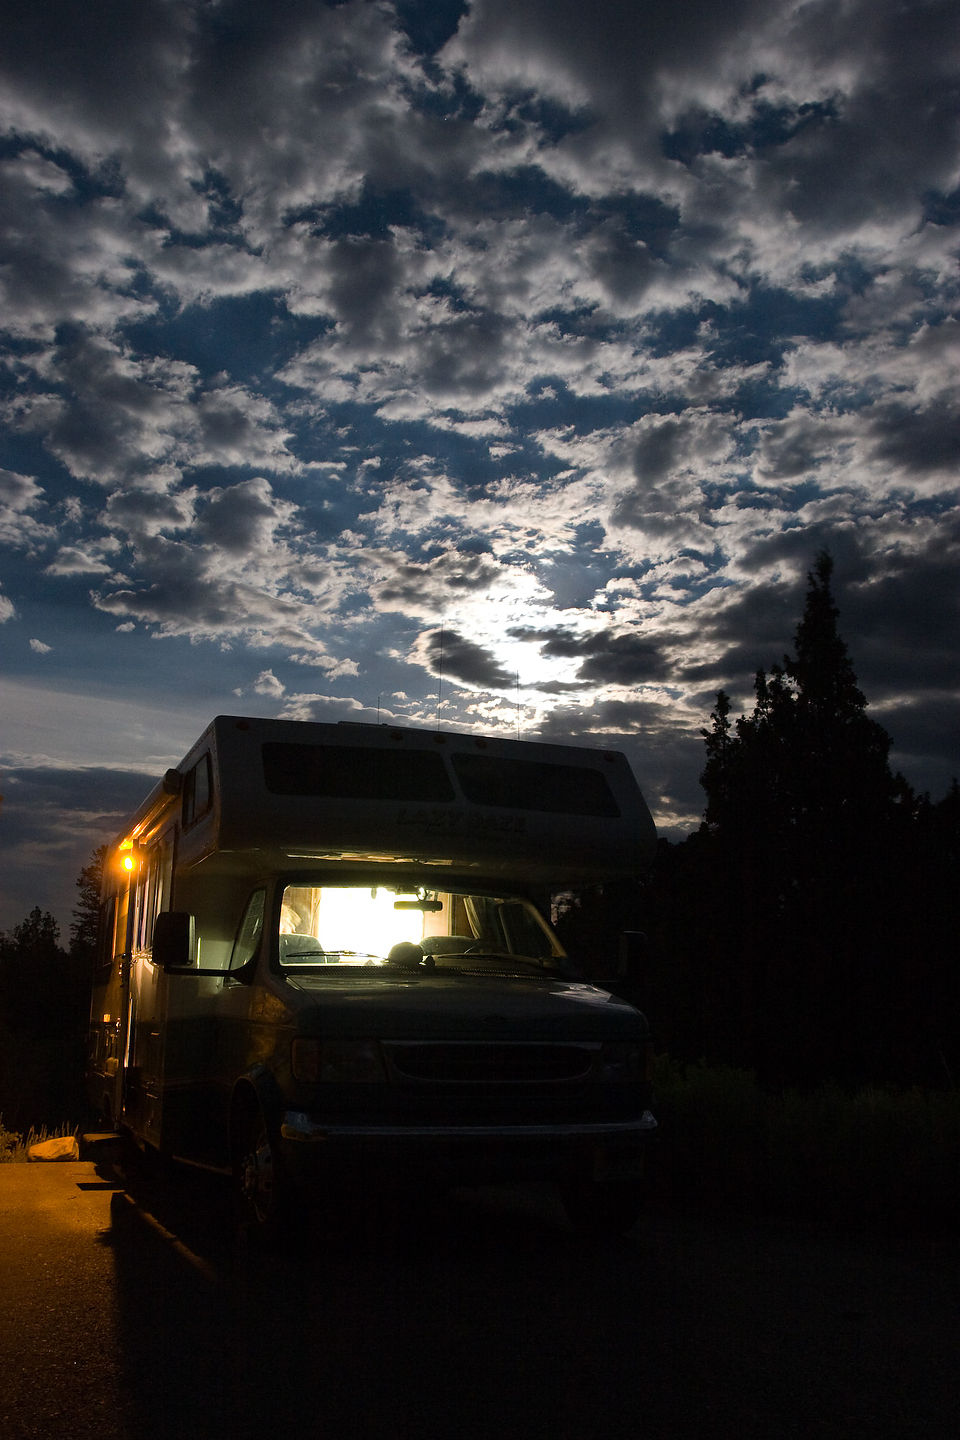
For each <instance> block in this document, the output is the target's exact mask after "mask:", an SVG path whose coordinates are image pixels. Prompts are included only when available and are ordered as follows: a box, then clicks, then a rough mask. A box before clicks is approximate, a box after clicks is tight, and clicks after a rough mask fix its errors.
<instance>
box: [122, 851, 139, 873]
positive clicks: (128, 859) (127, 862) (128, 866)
mask: <svg viewBox="0 0 960 1440" xmlns="http://www.w3.org/2000/svg"><path fill="white" fill-rule="evenodd" d="M120 863H121V864H122V865H123V868H124V870H132V869H133V867H134V864H135V863H136V862H135V861H134V858H133V856H132V855H124V857H123V859H122V861H121V862H120Z"/></svg>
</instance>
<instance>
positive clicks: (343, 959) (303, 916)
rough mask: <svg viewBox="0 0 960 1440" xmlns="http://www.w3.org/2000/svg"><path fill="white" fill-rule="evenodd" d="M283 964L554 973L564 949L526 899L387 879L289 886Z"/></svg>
mask: <svg viewBox="0 0 960 1440" xmlns="http://www.w3.org/2000/svg"><path fill="white" fill-rule="evenodd" d="M278 951H279V959H280V965H281V967H282V968H283V969H284V970H291V969H295V970H306V969H311V970H312V969H313V968H314V967H316V966H323V967H328V966H352V967H367V966H370V967H383V966H389V967H391V968H396V969H397V970H418V971H420V972H429V971H438V970H445V971H449V970H456V971H460V972H465V971H471V972H476V971H492V970H495V971H499V972H501V973H502V972H503V971H504V970H505V969H509V970H511V971H518V970H519V971H521V972H522V973H529V971H530V969H531V968H532V969H536V970H543V969H549V970H551V971H554V972H556V970H557V969H558V968H560V967H561V966H562V965H563V961H564V952H563V949H562V947H561V945H560V943H559V941H558V940H557V938H556V936H555V935H554V934H553V932H552V931H551V930H550V928H549V926H548V925H547V924H546V922H545V921H544V920H543V919H542V917H541V916H540V914H539V913H538V911H537V910H536V908H535V907H534V906H533V905H531V904H530V902H529V901H527V900H523V899H519V898H517V897H515V896H501V895H488V894H472V893H468V892H464V891H440V890H425V889H423V888H420V889H402V888H394V887H391V886H384V885H375V886H370V885H363V886H361V885H323V886H321V885H303V884H299V885H287V886H286V887H285V889H284V891H283V898H282V904H281V907H280V917H279V936H278Z"/></svg>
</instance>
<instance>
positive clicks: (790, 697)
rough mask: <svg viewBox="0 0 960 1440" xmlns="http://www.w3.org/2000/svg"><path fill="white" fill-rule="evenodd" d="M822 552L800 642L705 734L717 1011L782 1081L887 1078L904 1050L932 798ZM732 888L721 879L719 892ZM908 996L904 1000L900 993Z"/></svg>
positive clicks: (720, 710) (736, 1049)
mask: <svg viewBox="0 0 960 1440" xmlns="http://www.w3.org/2000/svg"><path fill="white" fill-rule="evenodd" d="M832 572H833V564H832V561H831V559H830V557H829V555H828V554H826V553H825V552H824V553H822V554H820V555H819V556H818V557H817V561H816V564H815V566H814V569H813V571H812V573H811V574H810V576H809V577H808V579H809V585H808V590H807V597H806V604H805V608H804V612H803V617H802V619H801V621H800V624H799V626H798V627H797V631H796V635H795V650H794V654H793V655H792V656H785V657H784V661H783V664H782V665H774V666H773V667H772V668H771V670H770V672H769V673H766V672H765V671H763V670H761V671H759V672H758V674H757V676H756V681H755V687H754V688H755V696H756V700H755V705H754V709H753V713H752V714H751V715H749V716H741V718H740V719H739V720H738V721H737V722H736V724H735V725H732V724H731V722H730V714H729V711H730V705H729V700H728V698H727V696H726V695H725V694H724V693H723V692H721V693H720V694H719V695H718V697H717V705H716V708H715V709H714V711H713V713H712V717H711V718H712V721H713V726H712V729H710V730H705V731H704V732H703V734H704V739H705V742H706V756H707V759H706V765H705V768H704V771H703V775H702V777H701V778H702V783H703V786H704V789H705V791H706V795H707V805H706V811H705V816H704V825H703V827H702V831H701V835H700V837H699V845H700V848H701V849H703V848H706V849H707V850H708V851H709V853H710V855H711V858H712V862H713V866H714V870H715V885H714V887H712V888H713V913H714V920H715V926H716V949H717V951H718V958H720V957H722V962H721V966H720V972H719V973H722V975H723V977H724V983H725V985H726V986H727V989H726V992H725V993H722V994H721V993H718V985H717V980H718V973H714V975H713V976H711V979H710V983H709V986H708V988H709V990H710V992H711V994H712V997H713V1001H714V1004H713V1007H712V1008H713V1014H714V1016H715V1017H716V1020H717V1021H719V1022H722V1023H723V1024H724V1025H725V1026H728V1027H730V1029H731V1034H730V1036H729V1049H730V1054H731V1056H732V1057H735V1058H738V1059H746V1060H751V1061H752V1062H753V1063H756V1064H757V1065H758V1067H759V1068H760V1069H761V1071H762V1072H763V1074H764V1075H765V1077H766V1078H768V1079H769V1080H773V1081H784V1082H786V1081H800V1082H805V1081H811V1082H814V1081H816V1080H818V1079H821V1078H823V1076H824V1075H833V1076H836V1077H837V1078H841V1079H857V1078H879V1076H880V1075H881V1074H882V1073H883V1072H884V1071H885V1070H886V1069H890V1068H896V1067H897V1066H898V1064H900V1063H902V1057H901V1061H898V1060H897V1052H898V1051H899V1050H902V1045H901V1044H900V1043H899V1040H898V1036H897V1034H896V1031H897V1027H898V1023H899V1022H898V1003H902V999H903V997H902V988H903V986H904V983H905V980H906V976H905V973H904V965H903V956H902V954H900V955H898V954H891V946H896V945H902V944H903V943H904V940H905V926H904V923H903V922H904V915H903V908H904V906H905V905H907V904H908V901H907V897H906V896H905V895H904V893H903V884H902V875H901V865H902V858H903V847H904V845H905V844H908V843H909V841H910V838H911V834H912V826H913V822H914V820H915V815H916V809H917V802H916V800H915V797H914V796H913V794H912V792H911V791H910V789H909V786H907V784H906V782H905V781H904V780H903V779H902V778H901V777H899V776H894V775H893V774H891V771H890V768H889V764H888V755H889V750H890V743H891V742H890V737H889V736H888V735H887V733H886V731H885V730H884V729H883V727H882V726H881V725H879V724H877V722H876V721H874V720H872V719H871V718H870V717H869V716H868V715H867V714H866V700H865V697H864V695H863V693H862V692H861V690H860V689H859V687H858V685H857V680H856V676H855V674H854V670H853V666H852V664H851V661H850V657H849V655H848V653H847V648H846V645H845V644H844V642H843V640H842V639H841V637H840V634H839V632H838V629H837V620H838V611H837V607H836V605H835V603H834V600H833V595H832V593H831V585H830V582H831V577H832ZM718 891H719V893H718ZM898 997H899V999H898Z"/></svg>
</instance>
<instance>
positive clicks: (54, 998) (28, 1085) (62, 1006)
mask: <svg viewBox="0 0 960 1440" xmlns="http://www.w3.org/2000/svg"><path fill="white" fill-rule="evenodd" d="M104 852H105V847H101V848H100V849H99V850H97V851H95V852H94V855H93V857H92V858H91V861H90V863H89V864H88V865H85V866H84V868H83V869H82V870H81V872H80V875H79V877H78V878H77V882H76V883H77V891H78V896H77V903H76V906H75V908H74V911H73V921H72V924H71V927H70V944H69V947H68V948H67V949H64V948H63V947H61V945H60V931H59V926H58V925H57V922H56V920H55V919H54V917H53V916H52V915H51V914H50V913H49V912H47V911H41V909H40V908H39V906H34V908H33V910H31V911H30V914H29V915H27V916H26V918H25V919H24V920H23V921H22V922H21V923H20V924H19V925H15V926H14V927H13V929H12V930H11V931H9V932H5V931H0V1117H2V1119H3V1121H4V1123H5V1124H6V1125H7V1126H8V1127H10V1128H11V1129H13V1130H16V1131H24V1130H26V1129H28V1128H29V1127H30V1126H38V1127H39V1126H40V1125H50V1126H54V1125H61V1124H73V1123H76V1122H77V1121H78V1120H80V1119H81V1118H82V1111H83V1099H82V1078H83V1065H84V1054H85V1047H86V1035H87V1025H88V1020H89V1010H90V983H91V977H92V973H93V959H94V954H95V951H96V938H97V914H98V909H99V899H100V873H101V868H102V864H103V855H104Z"/></svg>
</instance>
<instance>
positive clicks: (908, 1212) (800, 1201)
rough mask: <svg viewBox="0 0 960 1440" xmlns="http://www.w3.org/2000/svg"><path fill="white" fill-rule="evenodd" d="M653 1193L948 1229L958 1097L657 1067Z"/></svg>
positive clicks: (664, 1063)
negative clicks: (807, 1085)
mask: <svg viewBox="0 0 960 1440" xmlns="http://www.w3.org/2000/svg"><path fill="white" fill-rule="evenodd" d="M655 1084H656V1091H657V1104H656V1108H657V1110H658V1118H659V1119H660V1121H661V1137H660V1153H659V1160H658V1166H657V1173H656V1182H655V1183H656V1187H657V1189H658V1190H659V1191H660V1193H661V1194H662V1195H663V1196H664V1198H668V1199H669V1200H671V1201H673V1202H680V1203H685V1202H689V1203H696V1204H697V1205H698V1206H700V1207H702V1208H707V1209H717V1208H730V1207H736V1208H741V1209H743V1208H750V1209H764V1210H774V1211H782V1212H793V1213H799V1214H808V1215H811V1216H820V1217H829V1218H832V1219H837V1220H843V1221H848V1222H854V1223H856V1224H864V1223H880V1224H892V1223H897V1222H899V1221H904V1222H907V1221H909V1222H916V1221H931V1222H936V1223H944V1222H950V1223H955V1222H956V1216H957V1214H958V1213H960V1092H958V1091H957V1090H944V1091H937V1090H920V1089H910V1090H896V1089H885V1088H878V1087H867V1088H864V1089H860V1090H856V1091H853V1092H848V1091H845V1090H843V1089H841V1088H840V1087H839V1086H836V1085H832V1084H831V1085H824V1086H822V1087H820V1088H818V1089H814V1090H809V1091H800V1090H792V1089H791V1090H785V1091H780V1092H768V1091H765V1090H764V1089H763V1088H762V1087H761V1086H760V1085H759V1084H758V1082H757V1079H756V1076H755V1075H754V1074H753V1073H752V1072H751V1071H748V1070H738V1069H734V1068H732V1067H729V1066H708V1065H706V1064H704V1063H703V1062H701V1063H699V1064H697V1065H687V1066H684V1065H680V1064H678V1063H677V1062H676V1061H674V1060H672V1059H670V1057H669V1056H661V1057H659V1059H658V1061H657V1067H656V1077H655Z"/></svg>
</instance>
